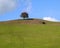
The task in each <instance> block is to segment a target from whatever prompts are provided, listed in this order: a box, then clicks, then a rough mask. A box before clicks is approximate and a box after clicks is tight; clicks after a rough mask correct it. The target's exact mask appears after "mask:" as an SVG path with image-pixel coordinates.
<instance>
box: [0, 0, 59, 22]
mask: <svg viewBox="0 0 60 48" xmlns="http://www.w3.org/2000/svg"><path fill="white" fill-rule="evenodd" d="M26 1H27V0H17V1H16V3H15V4H16V7H14V10H11V11H7V12H6V11H5V12H4V13H2V14H0V21H8V20H14V19H19V18H20V14H21V12H22V11H23V10H24V8H27V6H28V5H25V3H27V2H26ZM30 3H31V5H30V7H31V9H30V11H29V12H28V13H29V17H30V18H39V19H45V20H50V21H52V20H53V21H59V20H60V0H30ZM27 4H28V3H27ZM9 10H10V9H9ZM0 12H1V11H0Z"/></svg>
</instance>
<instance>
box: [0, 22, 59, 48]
mask: <svg viewBox="0 0 60 48" xmlns="http://www.w3.org/2000/svg"><path fill="white" fill-rule="evenodd" d="M0 48H60V25H59V24H58V23H56V24H55V23H47V24H19V23H14V24H12V23H5V24H4V23H1V24H0Z"/></svg>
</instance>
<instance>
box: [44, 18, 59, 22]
mask: <svg viewBox="0 0 60 48" xmlns="http://www.w3.org/2000/svg"><path fill="white" fill-rule="evenodd" d="M43 20H47V21H53V22H58V21H59V20H57V19H55V18H52V17H43Z"/></svg>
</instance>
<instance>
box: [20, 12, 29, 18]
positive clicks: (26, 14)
mask: <svg viewBox="0 0 60 48" xmlns="http://www.w3.org/2000/svg"><path fill="white" fill-rule="evenodd" d="M21 17H22V18H23V19H28V17H29V16H28V13H26V12H23V13H21Z"/></svg>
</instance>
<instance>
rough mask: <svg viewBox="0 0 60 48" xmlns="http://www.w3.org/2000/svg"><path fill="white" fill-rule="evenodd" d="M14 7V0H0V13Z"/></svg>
mask: <svg viewBox="0 0 60 48" xmlns="http://www.w3.org/2000/svg"><path fill="white" fill-rule="evenodd" d="M15 7H16V0H0V14H1V13H5V12H7V11H11V10H12V9H14V8H15Z"/></svg>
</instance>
